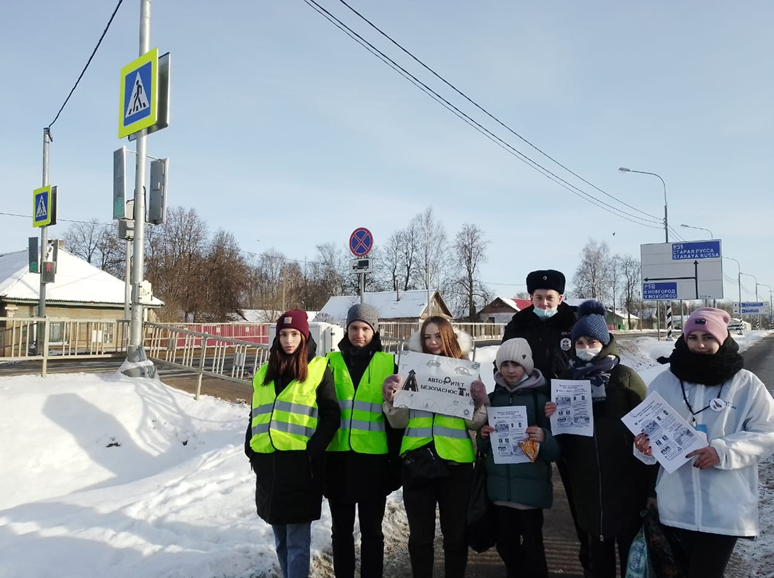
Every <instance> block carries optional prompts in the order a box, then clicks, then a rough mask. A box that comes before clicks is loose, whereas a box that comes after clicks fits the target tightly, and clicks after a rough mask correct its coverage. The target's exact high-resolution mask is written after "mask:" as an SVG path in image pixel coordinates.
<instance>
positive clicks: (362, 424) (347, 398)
mask: <svg viewBox="0 0 774 578" xmlns="http://www.w3.org/2000/svg"><path fill="white" fill-rule="evenodd" d="M328 359H329V360H330V366H331V371H332V372H333V381H334V382H335V383H336V397H337V398H338V400H339V408H340V409H341V425H340V426H339V429H338V430H337V431H336V437H334V438H333V441H332V442H331V443H330V445H329V446H328V451H329V452H346V451H349V450H354V451H356V452H357V453H359V454H386V453H387V433H386V432H385V429H384V413H383V412H382V402H384V397H383V396H382V384H383V383H384V380H385V379H386V378H387V376H389V375H392V374H393V373H394V371H395V360H394V358H393V356H392V355H391V354H389V353H380V352H376V353H374V354H373V356H371V361H370V362H369V363H368V367H367V368H366V370H365V373H363V377H362V378H360V383H359V384H358V387H357V390H356V389H355V385H354V383H353V382H352V377H351V376H350V375H349V370H348V369H347V364H346V363H345V362H344V357H343V356H342V355H341V353H340V352H338V351H333V352H331V353H329V354H328Z"/></svg>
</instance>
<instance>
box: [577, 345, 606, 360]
mask: <svg viewBox="0 0 774 578" xmlns="http://www.w3.org/2000/svg"><path fill="white" fill-rule="evenodd" d="M601 351H602V348H601V347H589V348H588V349H576V350H575V355H577V356H578V359H581V360H583V361H591V360H592V359H594V358H595V357H596V356H597V355H599V354H600V352H601Z"/></svg>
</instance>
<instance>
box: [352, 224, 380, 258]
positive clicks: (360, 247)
mask: <svg viewBox="0 0 774 578" xmlns="http://www.w3.org/2000/svg"><path fill="white" fill-rule="evenodd" d="M373 246H374V237H373V235H371V231H369V230H368V229H366V228H365V227H359V228H357V229H355V230H354V231H352V234H351V235H350V236H349V250H350V251H351V252H352V254H353V255H354V256H355V257H365V256H366V255H368V253H370V252H371V249H372V248H373Z"/></svg>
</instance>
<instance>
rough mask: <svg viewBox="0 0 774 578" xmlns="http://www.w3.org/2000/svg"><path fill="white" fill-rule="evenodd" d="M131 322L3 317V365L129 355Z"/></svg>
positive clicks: (0, 332)
mask: <svg viewBox="0 0 774 578" xmlns="http://www.w3.org/2000/svg"><path fill="white" fill-rule="evenodd" d="M128 323H129V322H128V321H125V320H123V319H117V320H115V321H107V320H103V319H67V318H59V317H46V318H39V317H0V361H41V362H42V370H41V375H43V376H44V377H45V375H46V371H47V367H48V361H49V359H54V358H55V359H62V358H67V359H88V358H100V357H114V356H116V355H121V354H124V353H125V352H126V345H127V340H128V334H129V332H128Z"/></svg>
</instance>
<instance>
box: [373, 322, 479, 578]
mask: <svg viewBox="0 0 774 578" xmlns="http://www.w3.org/2000/svg"><path fill="white" fill-rule="evenodd" d="M471 345H472V339H471V338H470V336H469V335H467V334H465V333H461V332H460V333H455V331H454V328H453V327H452V326H451V323H449V322H448V321H447V320H446V319H444V318H443V317H429V318H427V319H426V320H425V322H424V323H423V324H422V327H421V329H420V330H419V332H417V333H414V334H413V335H412V336H411V338H410V339H409V345H408V347H409V349H410V350H412V351H417V352H421V353H429V354H432V355H441V356H444V357H454V358H457V359H467V354H468V352H469V351H470V349H471ZM402 386H403V378H402V377H400V376H399V375H391V376H390V377H388V378H387V379H386V380H385V382H384V388H383V393H384V400H385V401H384V414H385V415H386V416H387V419H388V420H389V422H390V425H391V426H392V427H393V428H395V429H402V428H406V432H405V434H404V436H403V444H402V446H401V455H402V456H403V458H404V479H403V503H404V505H405V507H406V515H407V517H408V522H409V545H408V549H409V556H410V558H411V573H412V576H413V578H432V576H433V541H434V539H435V512H436V504H437V507H438V509H439V511H440V517H441V532H443V551H444V568H445V576H446V578H464V576H465V568H466V567H467V563H468V544H467V541H466V539H465V529H466V527H467V519H466V518H467V506H468V495H469V494H470V483H471V480H472V474H473V461H474V458H475V452H474V450H473V442H472V440H471V437H470V435H469V433H468V431H469V430H470V431H476V430H478V429H479V428H480V427H481V426H482V425H484V423H485V422H486V408H485V407H484V405H483V404H484V402H485V400H486V389H485V387H484V384H483V383H482V382H481V381H479V380H476V381H474V382H473V385H472V386H471V397H472V398H473V401H474V404H475V408H476V411H475V412H474V414H473V418H472V419H470V420H467V419H462V418H457V417H449V416H445V415H441V414H436V413H430V412H424V411H416V410H409V409H406V408H396V407H394V406H393V403H392V401H393V399H394V397H395V393H396V392H397V391H398V390H399V389H401V387H402ZM417 450H420V452H419V454H422V455H421V456H418V454H417ZM428 452H429V453H428ZM428 455H429V456H432V460H431V462H434V465H431V466H430V468H435V467H436V466H438V470H439V471H440V472H442V473H441V475H439V476H438V477H436V478H433V479H425V480H422V481H421V482H420V481H418V480H417V478H414V477H412V476H411V475H409V474H410V466H409V461H411V460H412V459H413V456H418V457H420V458H421V457H425V458H426V457H427V456H428Z"/></svg>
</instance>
